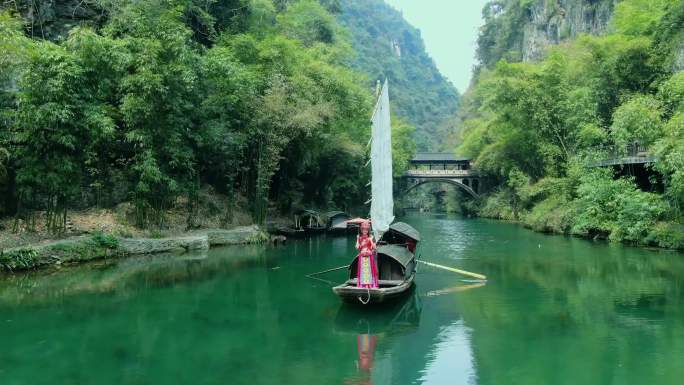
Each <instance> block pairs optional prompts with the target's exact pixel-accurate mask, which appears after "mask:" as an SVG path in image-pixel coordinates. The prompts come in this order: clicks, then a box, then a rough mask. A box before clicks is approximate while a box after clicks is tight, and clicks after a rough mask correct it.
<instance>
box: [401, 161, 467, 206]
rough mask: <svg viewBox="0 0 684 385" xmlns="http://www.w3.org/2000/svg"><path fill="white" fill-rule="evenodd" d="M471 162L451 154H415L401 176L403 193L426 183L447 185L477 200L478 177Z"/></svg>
mask: <svg viewBox="0 0 684 385" xmlns="http://www.w3.org/2000/svg"><path fill="white" fill-rule="evenodd" d="M471 160H472V159H470V158H463V157H457V156H455V155H454V154H451V153H441V152H419V153H416V155H415V156H414V157H413V159H411V161H410V164H411V166H410V167H409V169H408V170H407V171H406V173H404V175H403V179H404V180H405V183H404V188H403V189H402V190H403V193H408V192H409V191H411V190H413V189H414V188H416V187H418V186H422V185H424V184H427V183H448V184H451V185H454V186H457V187H458V188H460V189H461V190H463V191H465V192H466V193H468V194H469V195H470V196H472V197H473V198H477V197H479V193H480V175H479V173H478V172H477V171H476V170H473V168H472V162H471Z"/></svg>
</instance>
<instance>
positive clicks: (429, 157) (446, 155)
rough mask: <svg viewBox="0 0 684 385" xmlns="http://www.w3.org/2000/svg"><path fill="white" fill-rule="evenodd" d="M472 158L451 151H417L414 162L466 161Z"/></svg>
mask: <svg viewBox="0 0 684 385" xmlns="http://www.w3.org/2000/svg"><path fill="white" fill-rule="evenodd" d="M469 160H471V158H466V157H459V156H456V155H454V154H452V153H450V152H417V153H416V155H415V156H414V157H413V159H411V161H412V162H465V161H469Z"/></svg>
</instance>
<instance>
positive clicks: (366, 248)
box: [356, 221, 378, 289]
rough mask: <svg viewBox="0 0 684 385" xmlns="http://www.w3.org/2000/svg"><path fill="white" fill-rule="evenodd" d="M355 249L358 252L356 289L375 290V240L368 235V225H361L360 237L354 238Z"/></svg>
mask: <svg viewBox="0 0 684 385" xmlns="http://www.w3.org/2000/svg"><path fill="white" fill-rule="evenodd" d="M356 249H357V250H358V251H359V258H358V265H357V272H358V279H357V280H356V286H357V287H364V288H371V289H374V288H377V287H378V267H377V266H376V263H375V240H374V239H373V235H371V234H370V223H368V222H367V221H366V222H362V223H361V235H358V236H357V237H356Z"/></svg>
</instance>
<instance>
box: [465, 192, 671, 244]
mask: <svg viewBox="0 0 684 385" xmlns="http://www.w3.org/2000/svg"><path fill="white" fill-rule="evenodd" d="M644 194H645V193H644ZM511 201H515V200H513V199H512V198H510V197H509V196H506V194H505V193H503V192H498V193H494V194H491V195H489V196H486V197H485V198H484V199H483V201H482V202H481V204H480V205H479V207H477V208H475V209H473V210H472V213H473V215H476V216H478V217H481V218H489V219H497V220H504V221H509V222H514V223H517V224H519V225H521V226H523V227H526V228H528V229H531V230H534V231H536V232H539V233H545V234H556V235H566V236H573V237H578V238H583V239H587V240H604V241H609V242H616V243H623V244H626V245H630V246H637V247H657V248H662V249H671V250H684V225H682V224H680V223H677V222H675V221H668V220H665V219H660V220H657V219H654V218H644V216H641V215H640V212H641V210H645V209H644V208H643V207H642V206H640V205H635V207H630V208H629V209H630V210H632V211H633V212H631V213H629V214H631V215H627V214H625V213H623V212H622V211H626V210H622V211H620V212H619V213H611V212H610V210H608V207H602V208H601V211H600V212H598V210H594V211H597V212H593V213H590V212H589V209H587V208H585V207H583V206H582V205H580V204H579V203H578V202H577V201H570V202H564V201H557V200H553V199H548V200H545V201H542V202H539V203H537V204H532V205H531V208H524V209H521V208H520V207H518V208H517V209H516V207H514V206H513V205H512V204H511V203H510V202H511ZM622 204H623V205H624V202H623V203H622ZM606 206H611V207H617V208H616V209H615V210H618V209H619V208H620V207H619V206H620V205H619V204H617V203H615V204H612V205H606ZM664 217H665V216H664Z"/></svg>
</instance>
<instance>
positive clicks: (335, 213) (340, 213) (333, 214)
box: [325, 211, 351, 219]
mask: <svg viewBox="0 0 684 385" xmlns="http://www.w3.org/2000/svg"><path fill="white" fill-rule="evenodd" d="M325 216H326V217H328V218H330V219H332V218H335V217H339V216H343V217H345V218H347V219H349V218H351V215H349V214H347V213H345V212H344V211H330V212H327V213H325Z"/></svg>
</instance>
